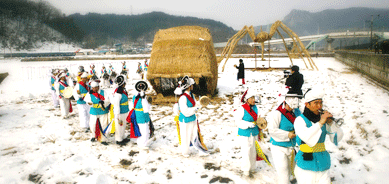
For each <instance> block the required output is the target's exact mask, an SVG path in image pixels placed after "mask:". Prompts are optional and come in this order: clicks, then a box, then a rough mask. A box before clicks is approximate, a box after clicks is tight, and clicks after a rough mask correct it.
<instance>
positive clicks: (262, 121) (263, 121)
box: [257, 117, 267, 130]
mask: <svg viewBox="0 0 389 184" xmlns="http://www.w3.org/2000/svg"><path fill="white" fill-rule="evenodd" d="M257 125H258V127H259V128H260V129H262V130H264V129H266V127H267V121H266V119H265V118H262V117H259V118H258V119H257Z"/></svg>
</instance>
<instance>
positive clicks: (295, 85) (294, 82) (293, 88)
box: [285, 65, 304, 95]
mask: <svg viewBox="0 0 389 184" xmlns="http://www.w3.org/2000/svg"><path fill="white" fill-rule="evenodd" d="M303 84H304V76H303V75H302V74H301V73H300V72H299V67H298V66H296V65H293V66H292V75H290V76H289V77H288V78H287V79H286V82H285V85H286V86H288V87H289V91H288V94H298V95H303V92H302V91H301V87H302V86H303Z"/></svg>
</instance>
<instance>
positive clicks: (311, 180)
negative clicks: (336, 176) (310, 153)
mask: <svg viewBox="0 0 389 184" xmlns="http://www.w3.org/2000/svg"><path fill="white" fill-rule="evenodd" d="M328 171H329V170H325V171H309V170H304V169H301V168H300V167H298V166H297V165H296V167H295V169H294V174H295V175H296V179H297V183H298V184H330V183H331V179H330V176H329V174H328Z"/></svg>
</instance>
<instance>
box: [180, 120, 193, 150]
mask: <svg viewBox="0 0 389 184" xmlns="http://www.w3.org/2000/svg"><path fill="white" fill-rule="evenodd" d="M180 136H181V151H182V155H189V146H190V142H192V143H194V140H195V139H196V138H197V121H192V122H189V123H184V122H180Z"/></svg>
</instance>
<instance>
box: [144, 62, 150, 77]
mask: <svg viewBox="0 0 389 184" xmlns="http://www.w3.org/2000/svg"><path fill="white" fill-rule="evenodd" d="M148 68H149V64H148V63H147V59H146V60H145V62H144V66H143V79H145V80H146V79H147V69H148Z"/></svg>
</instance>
